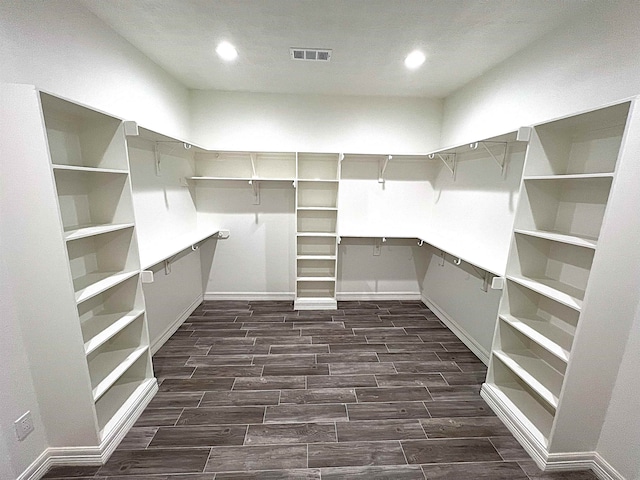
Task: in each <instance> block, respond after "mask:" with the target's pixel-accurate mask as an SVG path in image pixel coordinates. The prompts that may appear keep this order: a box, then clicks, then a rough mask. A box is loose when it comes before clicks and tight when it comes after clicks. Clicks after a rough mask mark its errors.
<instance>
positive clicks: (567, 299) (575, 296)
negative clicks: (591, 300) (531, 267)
mask: <svg viewBox="0 0 640 480" xmlns="http://www.w3.org/2000/svg"><path fill="white" fill-rule="evenodd" d="M507 278H508V279H509V280H512V281H514V282H516V283H519V284H520V285H522V286H524V287H527V288H530V289H531V290H533V291H534V292H538V293H541V294H542V295H545V296H547V297H549V298H551V299H553V300H555V301H557V302H560V303H562V304H563V305H566V306H567V307H571V308H573V309H574V310H578V311H580V309H581V308H582V300H583V298H584V292H582V291H580V290H578V289H575V288H570V287H568V286H567V285H565V284H563V283H561V282H558V281H557V280H552V279H548V278H527V277H519V276H515V275H509V276H507Z"/></svg>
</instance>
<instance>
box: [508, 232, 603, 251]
mask: <svg viewBox="0 0 640 480" xmlns="http://www.w3.org/2000/svg"><path fill="white" fill-rule="evenodd" d="M514 232H515V233H520V234H522V235H529V236H531V237H538V238H544V239H546V240H552V241H554V242H560V243H567V244H569V245H576V246H578V247H585V248H596V246H597V244H598V241H597V240H596V239H593V238H588V237H581V236H578V235H566V234H564V233H558V232H549V231H546V230H526V229H522V228H516V229H515V230H514Z"/></svg>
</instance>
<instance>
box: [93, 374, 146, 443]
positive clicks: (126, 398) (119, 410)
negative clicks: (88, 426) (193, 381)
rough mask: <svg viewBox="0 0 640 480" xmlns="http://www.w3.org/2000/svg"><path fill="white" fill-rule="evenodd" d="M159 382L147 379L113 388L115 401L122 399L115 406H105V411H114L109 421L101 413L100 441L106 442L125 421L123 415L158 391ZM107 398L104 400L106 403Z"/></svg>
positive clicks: (99, 416)
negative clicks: (157, 384)
mask: <svg viewBox="0 0 640 480" xmlns="http://www.w3.org/2000/svg"><path fill="white" fill-rule="evenodd" d="M156 383H157V380H156V379H155V378H145V379H140V380H132V381H130V382H127V383H122V384H118V385H114V386H113V387H111V392H112V393H113V398H114V399H121V400H120V401H118V402H117V404H115V405H109V407H105V406H103V410H109V411H112V412H113V414H111V415H110V416H109V419H108V420H107V419H104V418H102V415H100V413H99V414H98V418H99V421H100V424H101V426H102V428H101V430H100V439H101V440H104V439H105V438H107V437H108V436H109V435H110V434H111V432H112V431H113V430H114V429H115V428H116V427H117V426H118V425H119V424H120V423H122V421H123V415H125V414H126V413H127V412H129V411H130V410H132V409H134V408H135V406H136V405H137V404H138V403H139V402H140V401H141V400H142V399H144V397H145V396H147V395H149V394H150V392H151V393H153V392H154V391H156V390H157V386H156ZM105 400H106V397H105V398H103V399H102V401H103V402H104V401H105ZM105 420H106V421H105Z"/></svg>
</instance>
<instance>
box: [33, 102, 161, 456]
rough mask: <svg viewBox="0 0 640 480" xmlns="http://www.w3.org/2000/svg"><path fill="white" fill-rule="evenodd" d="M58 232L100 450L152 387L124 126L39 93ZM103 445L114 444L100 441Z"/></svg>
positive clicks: (119, 434)
mask: <svg viewBox="0 0 640 480" xmlns="http://www.w3.org/2000/svg"><path fill="white" fill-rule="evenodd" d="M40 102H41V105H42V114H43V117H44V123H45V129H46V138H47V143H48V148H49V154H50V159H51V169H52V177H53V181H54V184H55V190H56V192H57V199H58V202H57V204H58V209H59V214H60V219H61V232H60V233H61V236H62V239H63V241H64V242H65V244H66V253H67V259H66V260H67V262H68V273H69V276H70V278H71V282H72V285H70V288H72V290H73V296H74V298H75V301H76V311H77V321H78V328H79V330H80V332H81V338H82V340H83V342H84V344H83V346H82V347H83V350H84V353H85V357H86V358H85V362H86V365H85V367H86V370H87V372H88V377H89V379H90V388H91V398H89V399H87V400H88V401H90V402H91V403H92V405H93V410H94V413H95V425H97V429H98V431H97V437H98V439H99V444H100V446H101V448H103V447H104V446H105V445H109V444H113V443H114V440H113V439H114V438H118V437H119V438H121V437H122V436H123V435H124V433H123V430H124V425H127V424H129V423H132V419H131V418H127V416H128V415H131V412H132V411H135V410H140V408H139V407H140V406H141V405H142V404H144V403H145V402H148V400H149V399H150V398H151V395H152V394H153V393H154V392H155V391H156V389H157V383H156V379H155V378H154V376H153V371H152V368H151V355H150V352H149V338H148V332H147V323H146V316H145V305H144V298H143V294H142V289H141V285H140V278H139V277H140V275H139V274H140V260H139V258H140V256H139V252H138V245H137V239H136V232H135V219H134V214H133V204H132V193H131V183H130V178H129V165H128V156H127V149H126V141H125V133H124V123H123V122H122V121H121V120H120V119H117V118H113V117H110V116H108V115H106V114H103V113H100V112H96V111H94V110H91V109H88V108H86V107H83V106H79V105H76V104H73V103H71V102H68V101H66V100H62V99H59V98H57V97H54V96H51V95H48V94H46V93H40ZM108 448H109V449H111V448H115V445H110V446H109V447H108Z"/></svg>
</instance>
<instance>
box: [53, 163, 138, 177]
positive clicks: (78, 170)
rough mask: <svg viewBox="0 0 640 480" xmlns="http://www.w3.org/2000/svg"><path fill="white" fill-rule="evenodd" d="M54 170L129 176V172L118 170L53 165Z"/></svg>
mask: <svg viewBox="0 0 640 480" xmlns="http://www.w3.org/2000/svg"><path fill="white" fill-rule="evenodd" d="M52 167H53V169H54V170H69V171H74V172H90V173H110V174H116V175H128V174H129V172H128V171H127V170H120V169H117V168H100V167H84V166H79V165H55V164H54V165H52Z"/></svg>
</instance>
